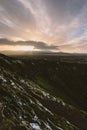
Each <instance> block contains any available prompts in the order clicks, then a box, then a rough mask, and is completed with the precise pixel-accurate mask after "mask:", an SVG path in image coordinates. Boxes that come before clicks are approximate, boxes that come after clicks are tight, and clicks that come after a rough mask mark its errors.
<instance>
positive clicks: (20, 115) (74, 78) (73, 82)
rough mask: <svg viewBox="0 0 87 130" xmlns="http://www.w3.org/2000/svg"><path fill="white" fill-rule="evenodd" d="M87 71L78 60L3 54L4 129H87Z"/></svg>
mask: <svg viewBox="0 0 87 130" xmlns="http://www.w3.org/2000/svg"><path fill="white" fill-rule="evenodd" d="M65 61H66V62H65ZM86 72H87V65H86V63H84V62H81V63H80V62H77V60H76V59H75V61H73V62H72V60H69V61H67V60H65V59H61V60H60V58H59V59H58V58H55V60H54V59H53V60H51V59H50V60H48V58H41V57H40V58H35V59H32V58H30V59H28V58H23V59H22V58H12V57H8V56H5V55H2V54H0V130H19V129H20V130H87V114H86V112H87V100H86V99H87V87H86V86H87V73H86Z"/></svg>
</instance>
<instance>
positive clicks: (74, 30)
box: [0, 0, 87, 51]
mask: <svg viewBox="0 0 87 130" xmlns="http://www.w3.org/2000/svg"><path fill="white" fill-rule="evenodd" d="M86 12H87V1H86V0H0V38H4V37H5V38H7V39H10V40H15V41H17V40H19V39H22V40H25V41H42V42H40V43H38V42H35V46H36V47H38V48H39V47H43V48H44V49H46V47H47V49H49V50H50V49H54V50H57V46H58V47H60V48H61V50H62V51H64V47H65V49H66V50H68V51H71V50H72V51H74V50H76V51H78V50H79V48H80V51H81V46H82V45H83V44H84V43H83V41H80V39H81V37H84V35H86V36H87V33H86V31H87V13H86ZM76 39H79V40H76ZM72 41H74V42H72ZM37 43H38V45H37ZM43 43H47V44H46V45H45V44H43ZM10 44H11V43H10ZM12 44H13V45H14V44H16V42H14V43H13V42H12ZM21 44H23V43H21ZM24 44H27V43H26V42H25V43H24ZM28 44H30V42H29V43H28ZM32 44H34V43H33V42H32ZM40 44H41V46H40ZM81 44H82V45H81ZM77 45H78V46H77ZM85 46H86V42H85V45H83V48H85ZM69 49H70V50H69ZM82 50H83V49H82ZM84 50H85V49H84Z"/></svg>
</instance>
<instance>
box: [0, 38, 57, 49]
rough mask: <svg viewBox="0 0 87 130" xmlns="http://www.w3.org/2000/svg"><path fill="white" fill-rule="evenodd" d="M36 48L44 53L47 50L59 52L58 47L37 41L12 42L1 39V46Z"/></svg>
mask: <svg viewBox="0 0 87 130" xmlns="http://www.w3.org/2000/svg"><path fill="white" fill-rule="evenodd" d="M5 45H6V46H9V47H10V46H34V48H35V49H39V50H42V51H46V50H58V46H55V45H47V44H46V43H44V42H36V41H17V42H15V41H10V40H7V39H0V46H2V47H3V46H5Z"/></svg>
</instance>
